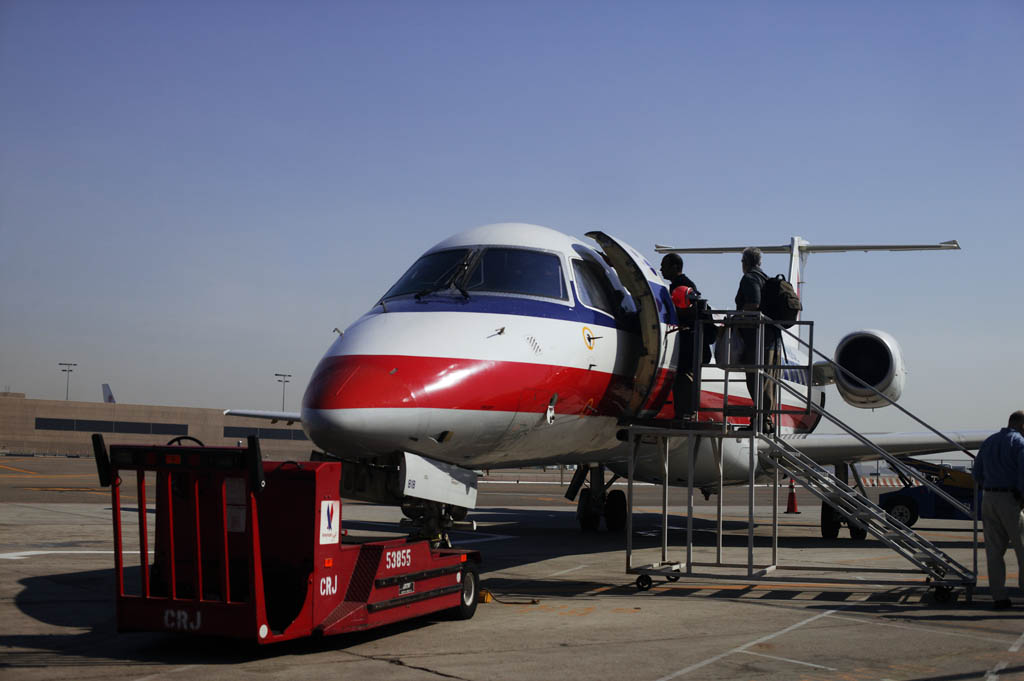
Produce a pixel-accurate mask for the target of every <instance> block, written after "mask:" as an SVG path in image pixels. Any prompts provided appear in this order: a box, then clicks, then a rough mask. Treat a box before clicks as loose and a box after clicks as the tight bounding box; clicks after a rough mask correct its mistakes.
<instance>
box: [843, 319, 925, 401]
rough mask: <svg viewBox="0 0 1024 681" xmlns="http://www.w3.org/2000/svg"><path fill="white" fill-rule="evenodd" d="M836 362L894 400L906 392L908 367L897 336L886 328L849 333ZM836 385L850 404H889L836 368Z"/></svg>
mask: <svg viewBox="0 0 1024 681" xmlns="http://www.w3.org/2000/svg"><path fill="white" fill-rule="evenodd" d="M834 359H835V362H836V364H838V365H839V366H841V367H842V368H844V369H846V371H849V372H850V373H852V374H853V375H854V376H856V377H857V378H859V379H860V380H862V381H864V382H865V383H867V384H868V385H870V386H871V387H872V388H874V389H875V390H877V391H878V392H880V393H882V395H885V397H887V398H889V399H890V400H892V401H893V402H895V401H896V400H898V399H899V398H900V395H902V394H903V384H904V382H905V381H906V377H907V367H906V365H905V364H904V363H903V351H902V350H900V345H899V343H897V342H896V339H895V338H893V337H892V336H890V335H889V334H887V333H886V332H885V331H876V330H874V329H865V330H863V331H854V332H853V333H849V334H847V335H846V336H845V337H844V338H843V339H842V340H841V341H839V345H837V346H836V353H835V356H834ZM835 382H836V388H837V389H838V390H839V394H840V395H842V397H843V399H844V400H846V403H847V404H849V405H852V406H854V407H858V408H860V409H875V408H877V407H887V406H889V402H887V401H886V400H885V399H883V398H882V397H880V396H879V395H877V394H875V393H874V392H873V391H871V390H868V389H867V388H865V387H863V386H862V385H860V384H859V383H858V382H857V381H855V380H853V379H852V378H851V377H850V376H848V375H846V373H845V372H842V371H839V370H836V371H835Z"/></svg>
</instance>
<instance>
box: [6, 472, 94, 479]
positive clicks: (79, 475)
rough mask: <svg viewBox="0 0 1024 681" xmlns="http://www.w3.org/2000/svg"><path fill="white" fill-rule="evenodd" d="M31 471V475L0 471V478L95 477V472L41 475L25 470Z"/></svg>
mask: <svg viewBox="0 0 1024 681" xmlns="http://www.w3.org/2000/svg"><path fill="white" fill-rule="evenodd" d="M25 472H26V473H31V475H14V474H12V473H0V478H16V479H17V478H26V477H30V478H32V479H33V480H42V479H44V478H95V477H96V474H95V473H53V474H50V475H43V474H42V473H32V471H25Z"/></svg>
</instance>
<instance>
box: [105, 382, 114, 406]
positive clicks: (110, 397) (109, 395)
mask: <svg viewBox="0 0 1024 681" xmlns="http://www.w3.org/2000/svg"><path fill="white" fill-rule="evenodd" d="M103 401H104V402H106V403H107V404H116V403H117V400H115V399H114V391H113V390H111V389H110V384H109V383H104V384H103Z"/></svg>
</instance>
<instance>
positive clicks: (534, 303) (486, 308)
mask: <svg viewBox="0 0 1024 681" xmlns="http://www.w3.org/2000/svg"><path fill="white" fill-rule="evenodd" d="M384 308H386V310H385V309H384ZM384 312H475V313H478V314H510V315H519V316H523V317H541V318H543V319H562V320H565V321H567V322H579V323H582V324H592V325H594V326H603V327H608V328H612V329H614V328H621V329H623V330H630V328H631V327H632V328H633V330H635V327H636V323H635V321H633V322H632V323H630V322H629V321H628V320H623V321H624V322H625V323H618V324H617V323H616V321H615V320H614V319H612V318H611V317H609V316H608V315H604V314H601V313H600V312H596V311H594V310H591V309H590V308H588V307H585V306H583V305H579V304H577V305H576V306H575V307H569V306H568V305H564V304H561V303H549V302H547V301H544V300H538V299H535V298H518V297H515V296H493V295H487V294H485V293H471V294H470V297H469V299H468V300H467V299H465V298H463V297H462V296H461V295H460V294H455V295H451V294H448V293H432V294H429V295H426V296H423V297H422V298H421V299H420V300H416V298H415V297H414V296H401V297H399V298H392V299H390V300H386V301H384V304H383V305H379V304H378V305H376V306H374V308H373V309H372V310H370V311H369V312H367V314H368V315H372V314H381V313H384Z"/></svg>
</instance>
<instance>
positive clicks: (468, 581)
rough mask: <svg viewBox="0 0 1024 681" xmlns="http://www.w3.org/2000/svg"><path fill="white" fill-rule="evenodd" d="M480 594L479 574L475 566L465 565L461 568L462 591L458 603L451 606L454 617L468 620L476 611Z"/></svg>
mask: <svg viewBox="0 0 1024 681" xmlns="http://www.w3.org/2000/svg"><path fill="white" fill-rule="evenodd" d="M479 596H480V575H479V574H477V571H476V569H475V568H471V567H465V568H463V570H462V593H461V594H459V604H458V605H457V606H455V607H454V608H452V614H453V615H455V619H460V620H468V619H471V618H472V617H473V614H474V613H475V612H476V604H477V601H478V600H479Z"/></svg>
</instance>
